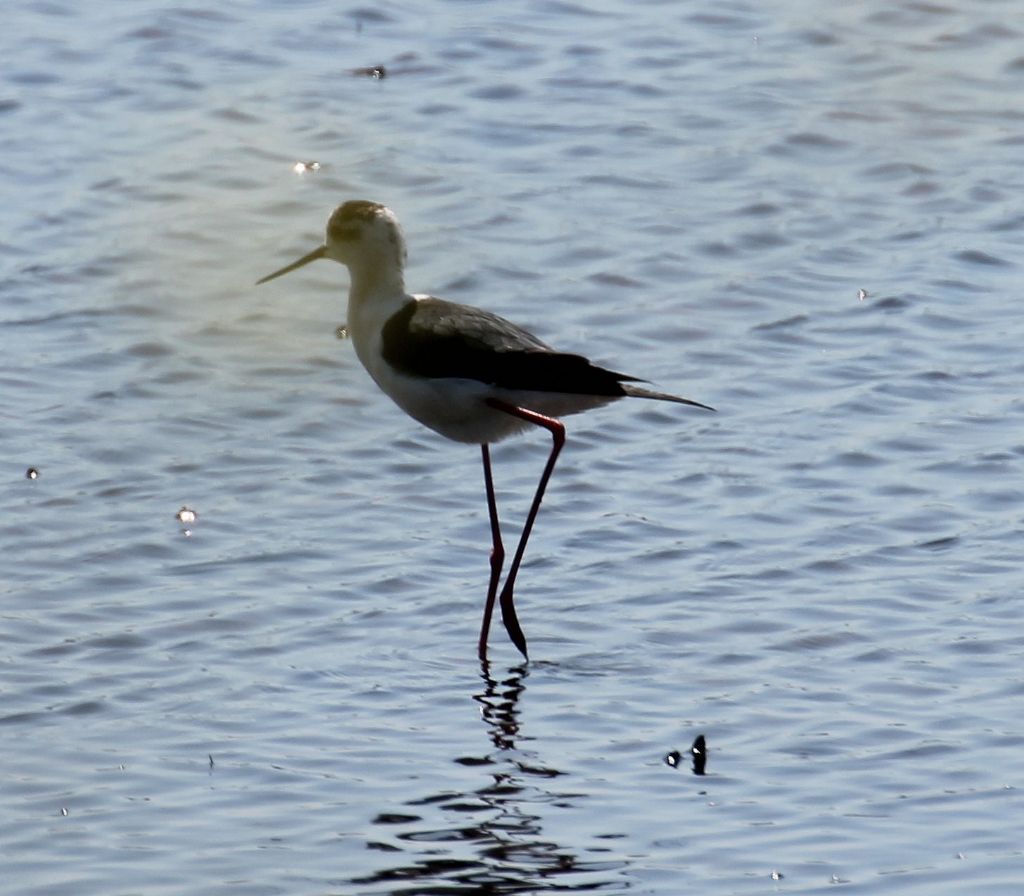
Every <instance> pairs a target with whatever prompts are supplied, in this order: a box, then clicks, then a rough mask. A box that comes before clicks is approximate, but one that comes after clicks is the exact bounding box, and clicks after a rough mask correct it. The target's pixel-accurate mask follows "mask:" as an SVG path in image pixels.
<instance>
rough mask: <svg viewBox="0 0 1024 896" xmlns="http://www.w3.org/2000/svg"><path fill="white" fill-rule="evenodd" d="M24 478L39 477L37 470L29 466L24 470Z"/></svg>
mask: <svg viewBox="0 0 1024 896" xmlns="http://www.w3.org/2000/svg"><path fill="white" fill-rule="evenodd" d="M25 478H26V479H38V478H39V471H38V470H37V469H36V468H35V467H29V468H28V469H27V470H26V471H25Z"/></svg>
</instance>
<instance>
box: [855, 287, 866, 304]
mask: <svg viewBox="0 0 1024 896" xmlns="http://www.w3.org/2000/svg"><path fill="white" fill-rule="evenodd" d="M867 297H868V291H867V290H866V289H858V290H857V298H858V299H859V300H860V301H862V302H863V301H864V300H865V299H866V298H867Z"/></svg>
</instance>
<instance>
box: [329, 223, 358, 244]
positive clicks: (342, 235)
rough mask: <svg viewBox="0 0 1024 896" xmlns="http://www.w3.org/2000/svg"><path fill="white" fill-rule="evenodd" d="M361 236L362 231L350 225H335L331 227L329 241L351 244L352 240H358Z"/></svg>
mask: <svg viewBox="0 0 1024 896" xmlns="http://www.w3.org/2000/svg"><path fill="white" fill-rule="evenodd" d="M361 235H362V231H361V230H360V229H359V228H358V227H354V226H352V225H351V224H349V225H345V224H335V225H334V226H333V227H331V239H333V240H341V241H343V242H352V241H353V240H357V239H359V237H360V236H361Z"/></svg>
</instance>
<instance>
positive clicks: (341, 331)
mask: <svg viewBox="0 0 1024 896" xmlns="http://www.w3.org/2000/svg"><path fill="white" fill-rule="evenodd" d="M334 335H335V336H336V337H337V338H338V339H348V327H347V326H345V324H338V327H337V329H336V330H335V331H334Z"/></svg>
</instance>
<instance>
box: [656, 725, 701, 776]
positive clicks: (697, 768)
mask: <svg viewBox="0 0 1024 896" xmlns="http://www.w3.org/2000/svg"><path fill="white" fill-rule="evenodd" d="M690 758H691V759H692V760H693V773H694V774H695V775H703V774H704V766H705V764H706V763H707V761H708V747H707V742H706V741H705V740H704V735H703V734H698V735H697V737H696V739H695V740H694V741H693V745H692V746H691V747H690ZM682 760H683V754H682V753H680V752H679V751H678V750H673V751H672V752H671V753H667V754H666V755H665V759H664V762H665V765H667V766H670V767H671V768H679V763H680V762H682Z"/></svg>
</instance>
